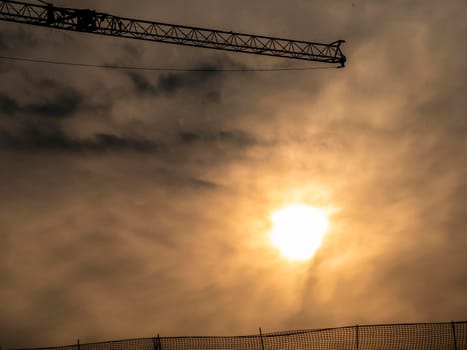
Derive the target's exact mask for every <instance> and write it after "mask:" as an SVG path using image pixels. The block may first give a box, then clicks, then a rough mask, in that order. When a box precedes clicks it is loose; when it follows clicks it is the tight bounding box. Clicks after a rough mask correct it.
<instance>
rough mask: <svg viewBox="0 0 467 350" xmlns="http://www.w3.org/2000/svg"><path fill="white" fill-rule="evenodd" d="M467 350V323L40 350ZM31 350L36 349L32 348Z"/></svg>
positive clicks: (120, 342) (140, 341)
mask: <svg viewBox="0 0 467 350" xmlns="http://www.w3.org/2000/svg"><path fill="white" fill-rule="evenodd" d="M38 349H41V350H417V349H423V350H467V321H462V322H445V323H411V324H383V325H355V326H350V327H340V328H326V329H308V330H294V331H284V332H274V333H264V334H263V333H262V332H261V329H260V333H259V334H257V335H248V336H231V337H159V336H157V337H153V338H140V339H127V340H114V341H108V342H101V343H89V344H80V342H79V341H78V342H77V343H76V344H74V345H68V346H57V347H48V348H36V350H38ZM30 350H32V349H30Z"/></svg>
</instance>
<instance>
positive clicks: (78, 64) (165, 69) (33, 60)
mask: <svg viewBox="0 0 467 350" xmlns="http://www.w3.org/2000/svg"><path fill="white" fill-rule="evenodd" d="M0 59H2V60H10V61H20V62H30V63H44V64H55V65H63V66H74V67H85V68H104V69H120V70H142V71H159V72H283V71H306V70H317V69H319V70H321V69H335V68H341V67H340V66H335V67H328V66H326V67H320V66H316V67H290V68H171V67H139V66H121V65H113V64H92V63H81V62H65V61H54V60H44V59H36V58H27V57H14V56H0Z"/></svg>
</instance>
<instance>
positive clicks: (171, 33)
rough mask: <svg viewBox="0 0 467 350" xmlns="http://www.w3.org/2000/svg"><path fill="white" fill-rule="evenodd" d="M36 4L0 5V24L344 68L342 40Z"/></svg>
mask: <svg viewBox="0 0 467 350" xmlns="http://www.w3.org/2000/svg"><path fill="white" fill-rule="evenodd" d="M39 1H41V0H39ZM41 3H43V5H38V4H30V3H26V2H21V1H10V0H0V20H3V21H10V22H16V23H25V24H32V25H36V26H42V27H49V28H56V29H64V30H71V31H77V32H86V33H93V34H101V35H109V36H115V37H122V38H132V39H139V40H149V41H156V42H163V43H171V44H178V45H188V46H196V47H204V48H210V49H216V50H226V51H235V52H243V53H250V54H256V55H266V56H275V57H285V58H292V59H298V60H306V61H314V62H322V63H333V64H339V65H340V67H344V65H345V62H346V57H345V56H344V54H343V53H342V51H341V44H342V43H344V42H345V41H344V40H337V41H334V42H332V43H330V44H321V43H316V42H307V41H299V40H290V39H281V38H274V37H269V36H260V35H251V34H243V33H237V32H229V31H223V30H214V29H205V28H197V27H189V26H183V25H176V24H167V23H160V22H152V21H145V20H137V19H131V18H124V17H118V16H114V15H110V14H106V13H100V12H96V11H94V10H89V9H76V8H65V7H58V6H54V5H52V4H49V3H46V2H44V1H41Z"/></svg>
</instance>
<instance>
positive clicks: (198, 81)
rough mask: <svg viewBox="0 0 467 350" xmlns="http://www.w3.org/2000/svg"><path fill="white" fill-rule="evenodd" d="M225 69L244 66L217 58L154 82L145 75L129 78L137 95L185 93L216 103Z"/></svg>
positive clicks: (221, 57) (166, 75) (222, 57)
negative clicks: (197, 95)
mask: <svg viewBox="0 0 467 350" xmlns="http://www.w3.org/2000/svg"><path fill="white" fill-rule="evenodd" d="M225 68H230V69H235V68H236V69H242V68H245V66H244V65H242V64H240V63H238V62H236V61H233V60H231V59H228V58H226V57H225V56H219V57H218V58H216V59H215V60H213V61H212V62H206V63H201V64H198V65H195V66H193V67H192V68H191V69H193V70H194V71H186V72H171V73H161V74H159V75H158V76H157V80H156V81H155V82H152V81H151V80H150V79H148V74H147V73H146V74H143V73H137V72H131V73H129V77H130V79H131V81H132V82H133V85H134V87H135V89H136V92H137V93H139V94H150V95H160V94H162V95H165V96H174V95H175V94H177V93H179V92H181V91H186V92H189V93H195V94H202V95H204V96H205V98H206V99H207V102H218V101H219V90H220V89H221V82H222V81H223V80H224V79H225V78H226V74H225V72H222V71H221V70H222V69H225ZM245 74H246V73H245Z"/></svg>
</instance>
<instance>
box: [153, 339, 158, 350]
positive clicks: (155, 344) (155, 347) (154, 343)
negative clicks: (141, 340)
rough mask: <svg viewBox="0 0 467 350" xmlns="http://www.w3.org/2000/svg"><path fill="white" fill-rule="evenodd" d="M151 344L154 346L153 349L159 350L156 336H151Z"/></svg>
mask: <svg viewBox="0 0 467 350" xmlns="http://www.w3.org/2000/svg"><path fill="white" fill-rule="evenodd" d="M152 346H153V347H154V350H159V349H158V348H157V343H156V337H152Z"/></svg>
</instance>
